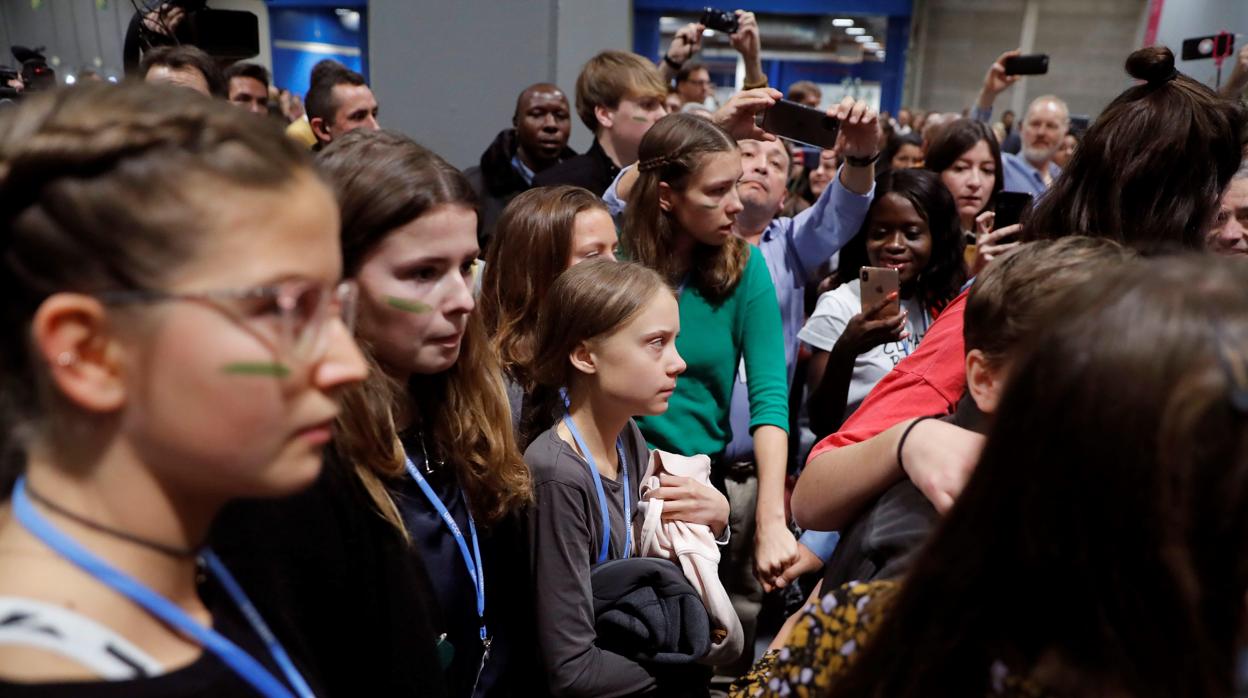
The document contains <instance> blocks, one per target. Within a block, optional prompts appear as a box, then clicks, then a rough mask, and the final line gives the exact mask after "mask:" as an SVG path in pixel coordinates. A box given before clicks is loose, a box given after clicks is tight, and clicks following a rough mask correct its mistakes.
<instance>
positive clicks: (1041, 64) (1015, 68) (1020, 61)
mask: <svg viewBox="0 0 1248 698" xmlns="http://www.w3.org/2000/svg"><path fill="white" fill-rule="evenodd" d="M1002 65H1003V66H1005V74H1006V75H1044V74H1045V73H1047V72H1049V55H1048V54H1047V53H1033V54H1031V55H1029V56H1010V57H1009V58H1007V59H1005V60H1004V61H1002Z"/></svg>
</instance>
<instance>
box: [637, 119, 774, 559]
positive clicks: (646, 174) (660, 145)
mask: <svg viewBox="0 0 1248 698" xmlns="http://www.w3.org/2000/svg"><path fill="white" fill-rule="evenodd" d="M638 154H639V160H638V164H637V172H638V174H637V178H636V181H635V182H633V183H631V186H630V187H629V190H630V191H629V194H628V208H627V210H626V211H625V214H624V224H623V235H622V237H623V243H624V247H625V249H626V250H627V254H628V256H629V257H630V258H631V259H633V260H635V261H637V262H641V263H642V264H645V265H647V266H649V267H651V268H652V269H655V270H656V271H658V272H659V273H660V274H662V275H663V277H664V278H665V279H666V280H667V281H668V282H669V283H671V284H672V285H674V286H675V287H676V288H677V290H678V292H679V298H680V301H679V305H680V325H681V327H682V328H683V329H682V332H681V334H680V336H679V337H678V338H677V339H676V347H677V349H678V350H679V352H680V354H681V356H683V357H684V359H685V361H686V363H687V364H688V369H687V370H686V371H685V373H684V375H683V376H682V377H681V379H680V382H679V383H678V384H677V387H676V392H675V394H673V395H672V398H671V401H670V406H669V408H668V410H667V412H666V413H664V414H662V415H658V416H653V417H643V418H640V419H638V420H637V423H638V425H639V426H640V427H641V430H642V433H643V434H645V436H646V439H647V441H649V442H650V443H651V444H652V445H653V446H654V447H656V448H660V449H663V450H665V451H672V452H674V453H682V454H687V455H692V454H697V453H706V454H708V455H710V456H711V457H712V458H715V457H716V456H717V455H718V454H720V453H721V452H722V451H723V450H724V448H725V447H726V446H727V445H728V442H729V441H730V440H731V439H732V430H731V427H730V426H729V403H730V398H731V395H732V384H733V380H734V378H735V376H736V371H737V370H738V366H742V365H743V366H744V369H745V372H746V375H747V376H749V382H748V385H749V393H750V430H751V431H752V433H753V437H754V453H755V458H756V462H757V466H758V499H757V505H756V508H755V517H754V518H755V522H756V524H757V536H756V537H755V545H754V566H755V574H756V575H757V576H758V578H759V579H760V580H762V581H764V582H769V583H773V584H774V583H776V582H777V581H779V578H780V574H781V572H782V571H783V570H784V569H785V567H787V566H788V565H789V564H790V563H791V562H792V561H793V560H794V558H795V557H796V556H797V542H796V541H795V540H794V539H793V535H792V533H790V532H789V528H788V521H787V519H786V517H785V514H784V477H785V465H786V462H785V461H786V458H787V454H788V440H789V437H788V432H787V428H788V423H789V413H788V388H787V380H786V370H785V364H784V343H783V341H784V340H783V333H782V331H781V327H780V308H779V306H778V305H777V303H776V292H775V288H774V286H773V285H772V282H771V277H770V275H769V274H768V273H767V267H766V264H765V263H764V261H763V258H762V255H759V254H752V250H751V248H750V246H749V245H748V244H747V243H746V242H745V241H744V240H741V239H740V238H738V237H736V236H735V235H734V234H733V225H734V222H735V219H736V216H737V214H738V213H739V212H740V211H741V209H742V206H741V199H740V198H739V197H738V195H737V180H738V179H740V178H741V172H742V170H741V153H740V151H739V150H738V148H737V144H736V141H734V140H733V139H732V137H731V136H729V135H728V134H727V133H726V132H724V131H723V130H722V129H720V128H719V127H718V126H716V125H714V124H712V123H711V122H709V121H707V120H705V119H701V118H699V117H696V116H691V115H688V114H673V115H671V116H668V117H665V118H663V119H661V120H659V122H658V123H656V124H655V125H654V126H653V127H652V128H651V129H650V131H649V132H647V133H646V136H645V138H643V139H642V141H641V146H640V149H639V153H638ZM742 359H744V363H743V362H742ZM717 465H720V466H722V465H723V464H722V463H717Z"/></svg>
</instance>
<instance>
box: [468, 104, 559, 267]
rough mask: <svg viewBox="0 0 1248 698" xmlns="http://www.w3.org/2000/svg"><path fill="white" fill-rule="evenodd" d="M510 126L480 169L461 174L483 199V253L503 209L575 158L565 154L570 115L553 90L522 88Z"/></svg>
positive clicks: (484, 157) (480, 229)
mask: <svg viewBox="0 0 1248 698" xmlns="http://www.w3.org/2000/svg"><path fill="white" fill-rule="evenodd" d="M511 124H512V128H509V129H506V130H504V131H502V132H500V133H499V134H498V136H497V137H496V138H495V139H494V142H493V143H491V144H490V147H489V148H486V150H485V152H484V153H482V154H481V162H480V165H478V166H476V167H471V168H469V169H468V170H467V171H466V172H465V173H464V174H466V175H467V176H468V180H469V181H470V182H472V186H473V189H475V190H476V191H477V196H479V197H480V198H481V215H480V216H479V217H478V219H477V237H478V238H479V242H480V244H481V249H483V250H484V249H485V246H486V244H487V243H488V242H489V240H490V238H491V237H492V236H493V234H494V224H495V222H496V221H497V220H498V217H499V215H501V214H502V212H503V209H504V208H506V206H507V203H508V202H510V201H511V200H512V199H513V198H515V196H516V195H517V194H519V193H520V192H522V191H525V190H527V189H529V188H530V187H532V186H533V177H534V175H536V174H537V173H538V172H541V171H543V170H546V169H548V168H550V167H551V166H552V165H555V164H558V163H559V162H561V161H563V160H567V159H568V158H571V157H574V156H575V155H576V153H575V152H573V151H572V150H571V149H569V148H568V136H569V135H571V132H572V109H571V107H570V106H569V104H568V98H567V96H566V95H564V94H563V91H562V90H560V89H559V88H558V87H557V86H555V85H551V84H550V83H544V82H539V83H537V84H535V85H530V86H528V87H527V88H525V90H524V91H523V92H521V93H520V96H519V97H518V98H517V99H516V111H515V113H514V114H513V115H512V118H511Z"/></svg>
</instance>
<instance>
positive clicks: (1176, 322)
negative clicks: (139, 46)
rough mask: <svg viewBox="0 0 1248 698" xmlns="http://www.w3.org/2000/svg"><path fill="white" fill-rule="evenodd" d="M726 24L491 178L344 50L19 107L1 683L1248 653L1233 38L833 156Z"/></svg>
mask: <svg viewBox="0 0 1248 698" xmlns="http://www.w3.org/2000/svg"><path fill="white" fill-rule="evenodd" d="M735 14H736V19H737V26H738V28H737V30H736V31H735V32H734V33H732V34H731V36H730V41H731V45H732V47H733V48H734V49H735V50H736V51H738V52H739V53H740V55H741V59H742V61H743V63H744V65H745V72H744V82H743V84H742V86H741V87H742V89H741V90H740V91H738V92H735V93H733V94H731V96H729V97H727V98H722V94H721V101H722V103H720V102H717V101H716V95H715V90H714V86H713V84H712V81H711V76H710V73H709V71H708V69H707V67H706V66H705V65H704V64H702V63H699V62H698V60H697V57H698V54H699V51H700V49H701V37H702V35H703V29H704V27H702V26H701V25H699V24H690V25H687V26H685V27H682V28H681V29H680V30H679V31H678V32H677V33H676V35H675V38H674V39H673V40H672V42H671V45H670V46H669V47H667V50H666V51H665V52H664V54H663V55H662V56H661V58H660V59H659V60H658V61H652V60H650V59H647V58H645V57H642V56H639V55H636V54H633V53H629V52H625V51H615V50H606V51H603V52H601V53H599V54H598V55H596V56H594V57H593V58H591V59H590V60H589V61H588V62H587V63H586V64H585V65H584V67H583V68H582V70H581V73H580V75H579V77H578V79H577V81H576V85H575V88H574V91H573V92H572V93H571V95H570V97H571V98H570V97H569V93H565V92H564V90H563V89H562V88H561V87H560V86H558V85H554V84H550V83H546V82H537V83H534V84H532V85H529V86H527V87H524V88H523V89H522V90H520V91H519V96H518V98H517V100H516V106H515V111H514V113H513V114H512V116H511V125H510V126H509V127H506V128H503V129H502V130H501V131H500V132H499V133H498V134H497V135H496V136H495V137H493V139H492V140H490V137H489V134H481V141H482V144H483V145H484V144H486V143H487V142H488V145H487V146H486V147H485V150H484V152H483V153H482V155H481V158H480V162H479V164H478V165H476V166H474V167H471V168H469V169H468V170H466V171H462V172H461V171H460V170H459V169H457V168H455V167H453V166H452V165H450V164H449V163H447V162H446V161H445V160H444V159H443V158H442V157H440V156H439V155H438V154H437V153H435V152H433V151H431V150H430V149H428V148H427V147H425V146H423V145H421V144H419V143H417V142H415V141H414V140H412V139H411V138H409V137H408V136H406V135H403V134H401V133H398V132H396V131H393V130H387V129H385V128H383V127H382V123H381V121H379V108H378V101H377V99H376V96H375V95H374V93H373V91H372V89H371V88H370V86H369V85H368V82H367V80H366V79H365V77H364V76H362V75H361V74H359V73H357V72H355V71H352V70H350V69H348V68H346V67H345V66H343V65H341V64H339V63H336V62H333V61H323V62H321V63H320V64H318V65H316V66H315V67H314V68H313V70H312V72H311V76H310V78H311V80H310V87H309V89H308V91H307V93H306V95H304V96H303V97H302V99H301V98H300V97H299V96H296V95H292V94H290V93H289V92H287V91H284V90H280V89H277V88H276V86H274V85H272V84H271V79H270V76H269V73H268V72H267V71H266V70H265V69H264V68H263V67H261V66H259V65H256V64H252V63H235V64H233V65H229V66H225V67H224V68H223V66H221V65H220V64H219V63H218V62H217V61H215V60H214V59H213V58H212V57H210V56H208V55H207V54H205V53H204V52H203V51H201V50H199V49H197V48H195V47H193V46H189V45H179V46H164V47H153V48H151V49H150V50H148V51H146V52H145V53H144V55H143V56H142V61H141V62H140V64H139V65H138V69H137V73H136V74H135V75H133V76H130V77H129V78H128V79H127V80H126V81H124V82H123V83H122V84H120V85H114V84H109V83H92V84H79V85H76V86H73V87H65V88H60V89H55V90H51V91H45V92H40V93H34V94H30V95H27V96H26V97H25V98H24V99H22V100H21V102H20V103H18V104H17V105H16V106H11V107H7V108H4V109H0V264H2V265H3V268H2V269H0V288H3V291H4V296H5V302H4V303H3V304H2V305H0V313H3V315H2V320H3V322H4V324H5V326H6V327H8V330H6V332H4V334H3V339H0V492H3V495H2V499H3V503H2V504H0V694H3V695H6V696H10V695H11V696H47V697H53V696H56V697H59V696H75V697H81V698H97V697H98V698H106V697H109V696H122V695H124V696H134V697H138V698H142V697H144V696H187V697H188V698H189V697H190V696H208V695H212V696H225V695H229V696H235V695H238V696H243V695H260V696H301V697H303V698H307V697H308V696H452V697H455V698H471V697H475V696H482V697H485V696H541V695H550V696H560V697H562V696H586V697H589V696H631V695H658V696H708V695H711V694H712V693H715V694H721V695H722V694H726V695H729V696H734V697H745V696H868V695H869V696H888V697H890V698H893V697H898V696H927V695H967V696H972V695H974V696H978V695H984V696H1019V697H1022V696H1094V695H1095V696H1104V695H1114V696H1134V697H1143V696H1229V695H1234V694H1236V692H1237V691H1241V690H1245V689H1248V674H1246V673H1245V671H1244V670H1243V669H1242V667H1243V666H1245V665H1246V662H1244V661H1243V659H1244V658H1245V657H1248V646H1245V642H1244V637H1245V632H1246V631H1248V608H1246V606H1248V567H1245V565H1244V564H1243V563H1241V562H1240V560H1239V555H1240V554H1241V553H1243V552H1244V550H1245V549H1243V548H1240V545H1241V544H1242V545H1245V546H1246V547H1248V262H1246V261H1245V259H1244V256H1245V255H1248V166H1244V165H1242V164H1241V159H1242V156H1243V153H1244V148H1245V145H1246V143H1248V108H1245V106H1244V105H1243V104H1241V101H1240V97H1241V94H1240V93H1241V92H1242V91H1243V90H1244V89H1245V87H1248V50H1245V51H1242V52H1241V53H1240V54H1239V56H1238V57H1237V58H1238V60H1237V63H1236V66H1235V68H1234V70H1233V72H1232V75H1231V79H1230V81H1229V82H1228V85H1227V86H1226V87H1225V88H1224V89H1223V90H1222V91H1221V92H1218V91H1215V90H1213V89H1210V88H1209V87H1207V86H1205V85H1202V84H1201V83H1199V82H1197V81H1195V80H1193V79H1192V78H1190V77H1188V76H1186V75H1184V74H1182V73H1180V72H1179V71H1177V70H1176V69H1175V57H1174V55H1173V53H1172V52H1171V51H1170V49H1168V48H1165V47H1159V46H1158V47H1147V48H1143V49H1140V50H1137V51H1135V52H1133V53H1132V54H1131V55H1130V56H1129V57H1127V58H1126V63H1125V70H1126V72H1127V73H1128V74H1129V75H1130V76H1131V77H1132V78H1133V79H1134V80H1135V84H1134V85H1133V86H1132V87H1130V88H1128V89H1127V90H1125V91H1124V92H1122V93H1121V94H1119V95H1117V96H1116V97H1114V98H1113V99H1112V101H1110V102H1109V104H1108V106H1106V107H1105V109H1104V110H1103V111H1102V112H1101V113H1100V115H1099V116H1098V117H1097V118H1096V119H1095V120H1093V121H1092V123H1091V124H1090V125H1089V126H1088V127H1087V128H1086V130H1085V131H1082V132H1081V133H1077V134H1076V133H1072V129H1071V117H1070V113H1069V109H1068V107H1067V105H1066V103H1065V102H1064V101H1063V100H1062V99H1061V98H1060V96H1056V95H1046V96H1041V97H1038V98H1036V99H1034V100H1032V102H1031V104H1030V106H1029V107H1028V109H1027V110H1026V112H1025V113H1024V114H1023V115H1022V117H1021V118H1020V119H1018V120H1017V121H1016V120H1015V115H1014V114H1013V113H1011V112H1005V113H1004V114H1003V115H1002V118H1001V120H1000V121H998V122H995V123H994V122H993V104H994V101H995V100H996V98H997V97H998V95H1000V94H1001V93H1003V92H1005V91H1006V90H1009V89H1010V88H1011V86H1012V85H1013V84H1014V82H1015V80H1016V78H1015V77H1014V76H1010V75H1007V74H1006V71H1005V69H1004V61H1005V60H1006V59H1008V58H1010V57H1011V56H1014V55H1017V52H1007V53H1005V54H1003V55H1002V56H1001V57H1000V58H999V59H997V60H996V61H994V63H993V64H992V65H991V66H990V67H989V68H988V70H987V72H986V75H985V78H984V82H983V89H982V91H981V92H980V94H979V96H978V98H977V100H976V101H975V103H974V104H973V105H969V106H968V109H967V111H966V114H967V115H966V116H961V115H958V114H945V113H935V112H934V113H924V112H919V111H917V110H911V109H902V110H900V111H899V112H898V114H896V115H895V116H892V115H888V114H878V113H877V112H876V110H874V109H873V108H871V106H870V105H868V104H866V103H864V102H862V101H858V100H855V99H853V98H846V99H844V100H843V101H841V102H840V103H837V104H835V105H832V106H831V107H830V108H827V109H826V112H827V115H828V116H830V117H833V118H835V119H836V120H837V121H838V123H839V136H838V140H837V146H836V147H835V148H834V149H828V150H823V151H812V150H809V149H808V148H807V147H805V146H801V145H798V144H793V143H790V142H787V141H785V140H782V139H779V138H777V137H776V135H775V134H772V133H768V132H767V131H765V130H763V129H762V128H761V127H760V125H759V124H760V123H761V121H760V120H759V119H758V118H757V117H758V116H759V115H760V114H762V113H763V112H765V111H766V110H767V109H768V108H770V107H772V106H773V105H775V104H776V103H777V101H779V100H781V99H784V98H786V97H787V98H788V99H789V100H791V101H795V102H799V103H802V104H806V105H808V106H818V105H820V104H821V103H822V100H823V96H822V94H821V92H820V90H819V87H818V86H817V85H814V84H812V83H805V82H802V83H795V84H793V85H790V86H786V87H787V88H788V90H787V93H782V92H780V91H778V90H777V89H775V88H776V87H777V86H771V85H768V84H767V78H766V76H765V74H764V73H763V71H762V67H761V61H760V51H761V47H760V38H759V29H758V23H757V20H756V18H755V17H754V15H753V14H752V13H750V12H744V11H737V12H736V13H735ZM573 106H575V114H576V116H577V117H578V118H579V119H580V120H581V122H582V123H583V124H584V125H585V126H586V127H587V128H588V129H589V130H590V131H591V132H592V133H593V136H594V139H593V143H592V145H591V146H590V148H589V150H588V151H587V152H585V153H580V154H578V153H576V152H574V151H573V150H571V149H570V148H569V147H568V140H569V134H570V131H571V119H572V115H573V113H574V112H573ZM504 120H505V117H504ZM500 125H503V124H500ZM1011 194H1013V195H1014V196H1018V195H1028V196H1030V201H1031V202H1032V204H1031V205H1029V206H1027V207H1026V208H1025V210H1024V211H1023V213H1022V215H1021V220H1020V221H1018V222H1014V221H1000V220H998V211H1002V210H1004V209H1002V208H1000V207H998V204H999V203H1000V202H1001V201H1003V200H1004V199H1005V198H1007V197H1009V196H1010V195H1011ZM1001 215H1002V216H1004V214H1001ZM881 270H884V271H889V272H892V273H893V274H895V278H896V279H897V284H898V286H897V288H895V289H891V290H890V289H884V290H882V291H880V292H879V293H877V292H876V289H875V288H873V284H874V283H875V281H874V279H876V278H877V277H875V276H872V274H871V273H869V272H877V271H881ZM768 643H770V644H769V645H768ZM765 645H766V647H765V649H764V646H765ZM756 648H757V649H756Z"/></svg>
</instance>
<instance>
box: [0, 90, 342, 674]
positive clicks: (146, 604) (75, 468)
mask: <svg viewBox="0 0 1248 698" xmlns="http://www.w3.org/2000/svg"><path fill="white" fill-rule="evenodd" d="M336 220H337V213H336V207H335V205H334V201H333V197H332V195H331V194H330V192H329V191H328V190H327V189H326V188H325V186H324V185H323V184H321V183H320V182H319V181H318V180H317V178H316V176H315V175H314V173H313V171H312V168H311V167H310V163H309V162H308V160H307V159H306V156H305V155H304V154H302V153H301V151H300V149H299V148H298V147H297V146H295V145H294V144H293V143H291V142H290V141H287V140H286V139H284V138H283V137H282V135H281V133H280V131H279V130H278V129H276V128H269V127H267V126H266V125H264V124H259V123H253V122H252V121H251V120H250V119H249V118H248V117H247V116H245V115H242V114H241V113H240V112H237V111H235V110H232V109H230V108H229V107H228V106H223V105H221V104H219V103H216V102H210V101H208V100H202V99H199V98H197V97H194V96H191V95H185V94H182V93H181V91H179V90H175V89H170V88H162V87H156V86H146V85H130V86H125V87H117V86H112V85H99V86H84V87H79V88H75V89H72V90H66V91H58V92H55V93H50V94H46V95H40V96H39V97H37V98H35V99H31V100H30V101H28V102H26V103H25V104H23V105H22V106H20V107H18V108H16V109H15V110H13V111H10V112H8V113H7V114H5V115H4V121H3V124H2V125H0V263H2V264H3V271H2V272H0V286H2V287H3V293H4V296H5V298H6V301H5V303H4V304H3V310H2V311H0V312H3V320H4V325H5V327H6V332H5V333H4V339H3V340H2V343H0V376H2V377H3V387H2V388H0V395H3V401H4V402H3V407H4V411H3V417H4V425H3V431H2V432H0V437H2V440H3V442H4V445H5V451H6V455H5V461H6V464H8V465H9V466H13V469H12V470H10V471H9V472H7V473H6V475H7V477H5V478H4V480H5V483H6V493H7V499H6V501H5V502H4V504H3V505H2V506H0V609H2V610H0V618H4V619H6V622H5V623H4V624H3V628H2V629H0V693H3V694H4V695H8V696H28V695H29V696H71V695H72V696H76V697H83V696H85V697H87V698H91V697H93V696H116V695H126V696H192V695H261V696H310V695H314V693H315V692H316V688H317V683H318V680H317V674H316V667H315V666H312V665H311V664H310V663H309V662H307V661H306V660H305V659H304V658H302V657H301V656H300V655H299V653H298V648H297V646H296V645H294V644H291V643H290V642H288V641H286V642H284V640H288V638H279V637H277V636H275V635H274V634H273V633H272V632H271V629H270V628H269V624H268V623H267V622H266V620H268V619H271V616H269V617H268V618H266V615H265V613H263V612H261V611H259V610H257V608H256V606H255V605H253V603H252V602H251V600H250V599H249V597H248V589H247V588H246V587H245V586H244V585H240V584H238V583H237V581H236V580H235V578H234V576H233V575H232V574H231V572H230V569H229V566H228V565H227V564H225V563H223V562H222V561H221V559H220V558H219V557H218V556H217V555H215V554H214V552H213V551H212V550H211V549H210V548H208V547H205V546H204V541H205V539H206V538H207V536H208V532H209V528H210V526H211V525H212V523H213V521H214V519H215V518H217V515H218V513H219V512H220V511H221V509H222V507H223V506H224V505H225V504H226V503H227V502H229V501H231V500H233V499H237V498H242V497H276V496H281V495H287V494H290V493H293V492H296V491H298V490H300V489H302V488H305V487H307V486H308V485H310V484H312V483H313V482H314V481H315V480H316V479H317V477H318V474H319V472H320V470H321V467H322V463H321V451H322V447H323V446H324V445H325V444H326V443H327V442H328V441H329V439H330V437H331V426H332V424H333V421H334V419H335V418H336V417H337V415H338V411H339V409H338V406H337V403H336V399H335V398H336V394H337V393H338V392H340V391H341V390H342V389H343V388H345V387H347V386H349V385H351V384H354V383H357V382H359V381H360V380H362V379H363V378H364V375H365V363H364V361H363V359H362V357H361V355H360V354H359V352H358V350H357V349H356V347H355V345H354V343H353V342H352V340H351V334H350V330H349V328H348V324H347V321H348V320H349V314H350V308H351V298H352V295H353V291H352V290H351V288H350V287H348V286H342V285H340V284H339V279H340V278H341V262H340V259H341V257H340V255H339V253H338V249H337V239H336V238H337V225H336V223H335V221H336ZM9 485H11V489H10V488H9V487H8V486H9Z"/></svg>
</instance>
